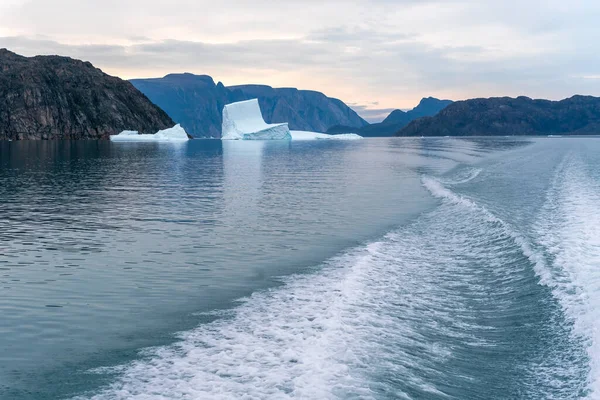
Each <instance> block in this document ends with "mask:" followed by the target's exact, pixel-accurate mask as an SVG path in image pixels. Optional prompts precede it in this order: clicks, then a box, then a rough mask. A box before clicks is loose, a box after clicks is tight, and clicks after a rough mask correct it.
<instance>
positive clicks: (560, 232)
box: [536, 155, 600, 398]
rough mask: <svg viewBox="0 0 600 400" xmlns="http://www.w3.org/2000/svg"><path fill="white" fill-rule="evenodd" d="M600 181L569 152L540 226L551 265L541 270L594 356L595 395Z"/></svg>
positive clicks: (599, 377)
mask: <svg viewBox="0 0 600 400" xmlns="http://www.w3.org/2000/svg"><path fill="white" fill-rule="evenodd" d="M599 204H600V184H599V183H598V182H597V181H596V180H595V179H593V178H591V177H590V176H589V174H588V173H587V172H586V170H585V163H584V162H582V160H581V159H580V158H578V157H575V156H573V155H568V156H567V157H566V158H565V159H564V161H563V162H562V163H561V165H560V166H559V167H558V168H557V171H556V174H555V178H554V180H553V182H552V186H551V188H550V190H549V191H548V195H547V199H546V203H545V205H544V207H543V209H542V213H541V214H540V217H539V219H538V221H537V224H536V230H537V233H538V237H539V239H538V242H539V244H540V245H541V246H543V247H544V248H545V249H546V252H547V253H548V254H549V255H550V260H551V264H550V265H545V266H544V268H543V271H541V273H543V274H544V276H546V277H547V279H546V282H545V283H546V284H547V285H548V286H550V287H551V288H552V291H553V294H554V296H555V297H556V298H557V299H558V301H559V302H560V304H561V306H562V308H563V310H564V312H565V315H566V316H567V318H568V319H569V320H570V321H571V323H572V334H573V335H574V337H575V338H577V339H578V340H580V341H582V342H583V343H585V346H586V348H587V353H588V357H589V365H590V368H589V374H588V384H589V391H590V393H589V398H598V397H600V268H599V267H600V214H599V213H598V205H599Z"/></svg>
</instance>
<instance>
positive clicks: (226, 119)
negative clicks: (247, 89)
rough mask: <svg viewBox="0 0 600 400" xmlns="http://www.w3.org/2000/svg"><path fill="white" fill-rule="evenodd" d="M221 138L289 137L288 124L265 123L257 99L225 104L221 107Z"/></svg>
mask: <svg viewBox="0 0 600 400" xmlns="http://www.w3.org/2000/svg"><path fill="white" fill-rule="evenodd" d="M221 139H223V140H282V139H291V135H290V129H289V128H288V124H287V123H286V124H267V123H266V122H265V120H264V119H263V117H262V113H261V112H260V106H259V105H258V99H252V100H247V101H239V102H237V103H231V104H227V105H226V106H225V107H224V108H223V131H222V135H221Z"/></svg>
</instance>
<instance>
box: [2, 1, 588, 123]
mask: <svg viewBox="0 0 600 400" xmlns="http://www.w3.org/2000/svg"><path fill="white" fill-rule="evenodd" d="M0 47H7V48H8V49H9V50H12V51H15V52H17V53H20V54H23V55H36V54H60V55H68V56H71V57H74V58H80V59H84V60H88V61H91V62H92V63H93V64H94V65H96V66H97V67H99V68H101V69H102V70H104V71H105V72H107V73H110V74H112V75H118V76H120V77H122V78H134V77H135V78H137V77H157V76H163V75H165V74H167V73H171V72H192V73H196V74H208V75H211V76H213V77H214V78H215V80H217V81H222V82H223V83H224V84H225V85H234V84H241V83H264V84H269V85H272V86H294V87H298V88H302V89H314V90H319V91H322V92H324V93H325V94H327V95H329V96H333V97H337V98H340V99H342V100H343V101H345V102H346V103H348V104H351V105H352V106H353V107H354V108H355V109H356V110H357V111H359V113H360V114H361V115H363V116H364V117H367V118H369V119H377V118H378V116H381V115H384V114H385V113H387V112H389V109H394V108H412V107H413V106H414V105H416V104H417V103H418V101H419V99H420V98H421V97H425V96H435V97H439V98H449V99H454V100H458V99H465V98H471V97H490V96H504V95H509V96H517V95H527V96H530V97H536V98H542V97H543V98H551V99H560V98H564V97H568V96H571V95H573V94H575V93H578V94H591V95H600V1H598V0H423V1H418V0H370V1H367V0H285V1H275V0H253V1H245V0H228V1H219V0H211V1H206V0H169V1H163V0H102V1H94V0H28V1H27V0H0Z"/></svg>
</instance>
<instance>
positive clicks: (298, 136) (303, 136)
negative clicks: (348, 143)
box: [291, 131, 363, 140]
mask: <svg viewBox="0 0 600 400" xmlns="http://www.w3.org/2000/svg"><path fill="white" fill-rule="evenodd" d="M291 134H292V140H357V139H362V138H363V137H362V136H360V135H357V134H356V133H342V134H339V135H329V134H327V133H317V132H308V131H291Z"/></svg>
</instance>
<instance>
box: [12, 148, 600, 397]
mask: <svg viewBox="0 0 600 400" xmlns="http://www.w3.org/2000/svg"><path fill="white" fill-rule="evenodd" d="M598 204H600V139H596V138H535V139H534V138H520V139H514V138H425V139H420V138H415V139H395V138H392V139H367V140H362V141H356V142H325V141H323V142H297V143H294V142H291V143H290V142H286V143H271V142H269V143H265V142H231V143H221V142H220V141H202V140H194V141H189V142H187V143H110V142H66V141H65V142H11V143H3V144H0V207H1V208H0V211H1V213H0V398H2V399H72V398H75V399H89V398H92V399H170V398H177V399H288V398H289V399H294V398H298V399H336V398H340V399H352V398H356V399H396V398H406V399H422V398H431V399H506V398H528V399H565V398H590V399H593V398H597V397H599V396H600V364H599V363H600V345H599V343H600V334H599V333H598V332H599V328H600V326H599V325H600V323H599V322H598V321H599V320H600V311H598V306H600V272H599V271H600V270H599V268H600V250H599V249H600V219H599V217H598V215H600V214H598V212H597V207H598Z"/></svg>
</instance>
